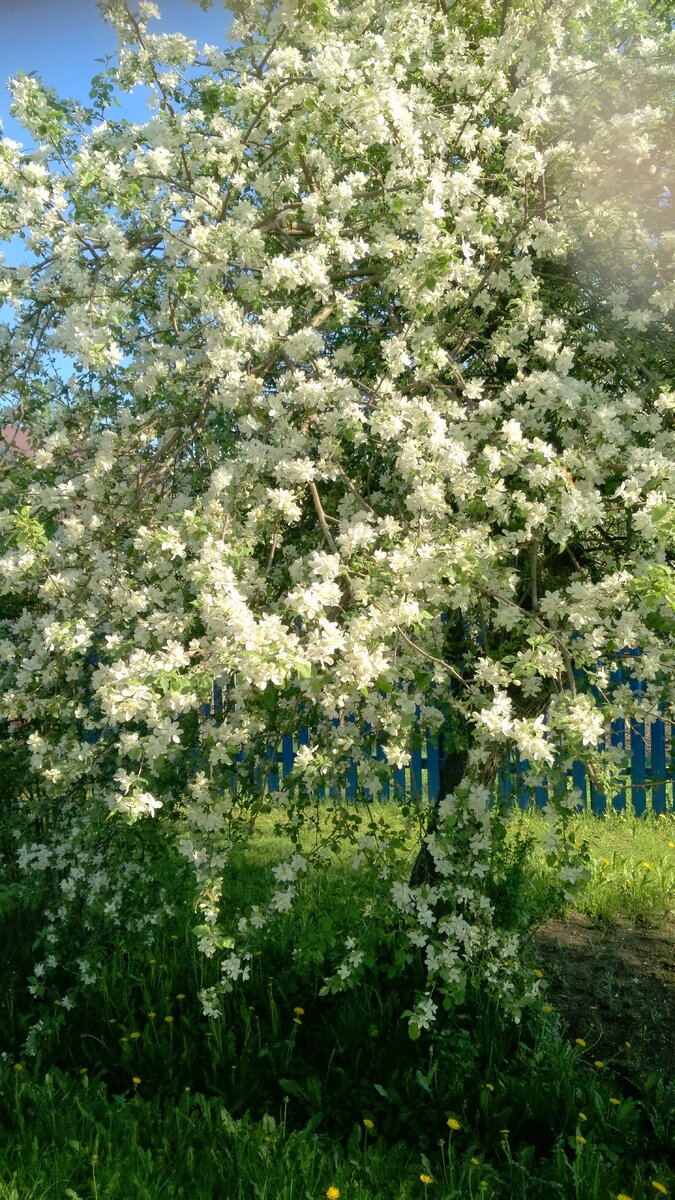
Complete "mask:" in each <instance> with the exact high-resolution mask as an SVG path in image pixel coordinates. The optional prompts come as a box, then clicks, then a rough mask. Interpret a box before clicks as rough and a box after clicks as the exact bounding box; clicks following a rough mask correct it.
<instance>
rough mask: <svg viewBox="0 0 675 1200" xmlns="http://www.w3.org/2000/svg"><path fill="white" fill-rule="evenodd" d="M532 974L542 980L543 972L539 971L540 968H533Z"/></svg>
mask: <svg viewBox="0 0 675 1200" xmlns="http://www.w3.org/2000/svg"><path fill="white" fill-rule="evenodd" d="M534 973H535V975H536V977H537V979H543V978H544V972H543V971H542V970H541V968H540V967H535V968H534Z"/></svg>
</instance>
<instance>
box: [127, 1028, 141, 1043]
mask: <svg viewBox="0 0 675 1200" xmlns="http://www.w3.org/2000/svg"><path fill="white" fill-rule="evenodd" d="M140 1036H141V1035H140V1033H139V1032H138V1030H137V1029H134V1032H133V1033H130V1034H129V1037H130V1038H132V1039H133V1041H134V1042H135V1041H136V1039H137V1038H139V1037H140Z"/></svg>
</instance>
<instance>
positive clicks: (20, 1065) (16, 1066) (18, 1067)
mask: <svg viewBox="0 0 675 1200" xmlns="http://www.w3.org/2000/svg"><path fill="white" fill-rule="evenodd" d="M14 1070H15V1071H23V1063H14Z"/></svg>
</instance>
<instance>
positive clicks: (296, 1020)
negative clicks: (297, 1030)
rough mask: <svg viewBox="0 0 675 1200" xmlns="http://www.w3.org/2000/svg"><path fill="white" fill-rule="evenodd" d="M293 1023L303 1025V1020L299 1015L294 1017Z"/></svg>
mask: <svg viewBox="0 0 675 1200" xmlns="http://www.w3.org/2000/svg"><path fill="white" fill-rule="evenodd" d="M293 1024H294V1025H302V1021H301V1020H300V1018H299V1017H293Z"/></svg>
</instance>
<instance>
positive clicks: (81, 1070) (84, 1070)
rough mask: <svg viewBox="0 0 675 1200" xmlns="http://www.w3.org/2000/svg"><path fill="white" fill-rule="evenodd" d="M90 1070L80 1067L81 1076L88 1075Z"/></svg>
mask: <svg viewBox="0 0 675 1200" xmlns="http://www.w3.org/2000/svg"><path fill="white" fill-rule="evenodd" d="M88 1070H89V1068H88V1067H80V1075H86V1074H87V1071H88Z"/></svg>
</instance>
